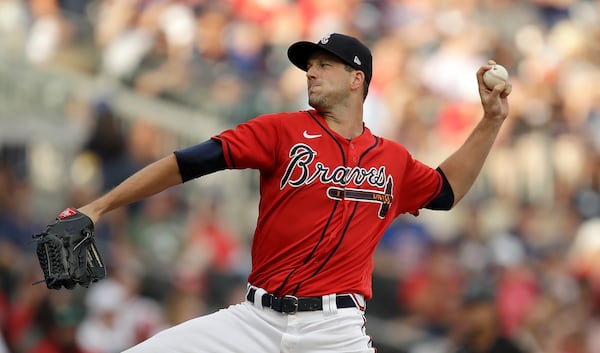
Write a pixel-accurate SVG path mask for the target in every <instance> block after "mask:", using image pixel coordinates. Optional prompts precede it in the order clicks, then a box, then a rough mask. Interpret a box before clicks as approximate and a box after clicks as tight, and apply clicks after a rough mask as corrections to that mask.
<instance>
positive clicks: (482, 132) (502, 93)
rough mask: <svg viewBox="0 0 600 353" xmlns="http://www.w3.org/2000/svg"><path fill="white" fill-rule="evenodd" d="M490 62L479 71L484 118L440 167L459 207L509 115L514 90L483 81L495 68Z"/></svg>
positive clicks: (508, 85) (506, 86) (505, 84)
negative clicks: (490, 86)
mask: <svg viewBox="0 0 600 353" xmlns="http://www.w3.org/2000/svg"><path fill="white" fill-rule="evenodd" d="M494 64H495V62H494V61H491V60H490V61H488V65H484V66H482V67H481V68H479V70H478V71H477V83H478V86H479V95H480V97H481V104H482V106H483V118H482V119H481V120H480V121H479V123H478V124H477V126H476V127H475V129H474V130H473V131H472V132H471V134H470V135H469V137H468V138H467V140H466V141H465V142H464V143H463V145H462V146H461V147H460V148H459V149H458V150H456V151H455V152H454V153H453V154H452V155H450V157H448V158H447V159H446V160H445V161H444V162H442V163H441V164H440V169H442V170H443V172H444V174H445V175H446V178H447V179H448V182H449V183H450V185H451V186H452V190H453V192H454V205H456V204H457V203H458V202H459V201H460V200H461V199H462V198H463V197H464V196H465V194H466V193H467V192H468V191H469V189H470V188H471V186H473V183H474V182H475V179H476V178H477V176H478V175H479V172H480V171H481V168H482V167H483V163H484V162H485V160H486V158H487V156H488V154H489V152H490V150H491V148H492V145H493V144H494V141H495V140H496V136H498V132H499V131H500V127H501V126H502V123H503V122H504V120H505V119H506V117H507V116H508V111H509V105H508V95H509V94H510V92H511V91H512V86H511V85H510V83H501V84H498V85H496V87H494V89H489V88H487V87H486V86H485V84H484V82H483V74H484V73H485V72H486V71H487V70H489V69H490V68H491V66H492V65H494Z"/></svg>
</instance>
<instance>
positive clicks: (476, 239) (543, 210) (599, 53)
mask: <svg viewBox="0 0 600 353" xmlns="http://www.w3.org/2000/svg"><path fill="white" fill-rule="evenodd" d="M334 31H336V32H344V33H349V34H351V35H354V36H357V37H359V38H360V39H362V40H363V41H364V42H365V43H367V44H368V45H369V46H370V47H371V48H372V51H373V56H374V77H373V81H372V83H371V88H370V92H369V96H368V98H367V102H366V107H365V110H366V112H365V115H366V123H367V125H368V126H369V127H370V128H371V129H372V130H373V132H374V133H375V134H377V135H380V136H383V137H386V138H389V139H393V140H395V141H398V142H400V143H402V144H404V145H405V146H406V147H407V148H408V149H409V150H410V151H411V153H413V155H414V156H415V157H416V158H418V159H420V160H422V161H423V162H425V163H427V164H429V165H431V166H433V167H435V166H437V164H438V163H440V162H441V161H442V160H443V159H444V158H445V157H446V156H448V154H449V153H451V152H452V151H453V150H454V149H455V148H457V147H458V146H459V144H460V143H461V142H462V141H463V140H464V139H465V137H466V135H467V134H468V133H469V131H470V130H471V129H472V127H473V126H474V124H475V123H476V122H477V121H478V119H479V118H480V117H481V114H482V111H481V107H480V103H479V97H478V94H477V87H476V78H475V72H476V70H477V69H478V67H479V66H481V65H482V64H484V63H485V62H486V61H487V60H488V59H494V60H496V61H497V62H498V63H500V64H502V65H504V66H505V67H506V68H507V69H508V71H509V73H510V75H511V83H512V85H513V92H512V94H511V96H510V103H511V113H510V116H509V118H508V121H507V122H506V124H505V126H504V127H503V130H502V132H501V135H500V136H499V138H498V140H497V142H496V144H495V146H494V148H493V150H492V153H491V155H490V157H489V159H488V161H487V162H486V165H485V167H484V170H483V172H482V174H481V176H480V178H479V179H478V181H477V183H476V185H475V186H474V188H473V189H472V190H471V192H470V193H469V194H468V195H467V197H466V198H465V199H464V201H463V202H462V203H461V204H460V205H459V206H458V207H456V208H455V209H454V210H452V211H451V212H434V211H427V210H425V211H423V212H421V215H420V216H419V217H412V216H402V217H400V218H398V219H397V220H396V222H395V223H394V224H393V225H392V226H391V227H390V229H389V230H388V231H387V232H386V234H385V236H384V238H383V239H382V241H381V244H380V247H379V248H378V250H377V253H376V254H375V258H374V260H375V264H376V266H375V273H374V278H373V288H374V299H373V300H372V301H371V302H370V303H369V305H368V313H367V319H368V333H369V334H370V335H371V336H372V337H373V341H374V345H375V346H376V347H377V348H378V352H380V353H429V352H432V353H436V352H481V353H483V352H544V353H583V352H589V353H595V352H600V310H599V309H600V266H599V264H598V261H599V260H600V85H599V84H598V81H599V80H600V70H599V64H600V1H584V0H579V1H577V0H531V1H518V0H456V1H444V0H370V1H358V0H299V1H290V0H220V1H216V0H112V1H111V0H29V1H27V0H0V329H1V333H2V334H1V335H0V353H5V352H11V353H13V352H14V353H30V352H33V353H54V352H57V353H60V352H67V353H68V352H81V353H114V352H120V351H121V350H123V349H125V348H126V347H129V346H131V345H133V344H135V343H136V342H139V341H141V340H143V339H145V338H147V337H149V336H150V335H152V334H154V333H155V332H157V331H158V330H161V329H163V328H165V327H168V326H171V325H174V324H177V323H180V322H182V321H184V320H187V319H190V318H192V317H195V316H197V315H202V314H205V313H209V312H212V311H214V310H217V309H218V308H220V307H224V306H227V305H229V304H230V303H236V302H239V301H240V300H243V295H244V291H245V285H246V275H247V274H248V272H249V270H250V268H249V263H250V260H249V258H248V255H249V246H250V244H251V237H252V232H253V229H254V222H255V220H256V213H257V211H256V210H257V203H258V199H257V196H258V177H257V174H256V173H255V172H253V171H223V172H219V173H217V174H214V175H210V176H207V177H204V178H202V179H201V180H196V181H192V182H190V183H187V184H186V185H181V186H178V187H175V188H173V189H171V190H168V191H166V192H164V193H161V194H159V195H156V196H155V197H152V198H150V199H148V200H146V201H143V202H140V203H137V204H134V205H131V206H130V207H127V208H124V209H120V210H116V211H114V212H111V213H110V214H108V215H107V216H106V217H105V218H104V219H103V221H102V222H101V223H100V224H98V225H97V232H98V233H97V238H98V243H99V246H100V247H101V251H102V253H103V255H104V258H105V261H106V263H107V264H108V266H109V268H108V272H109V278H108V279H105V280H103V281H101V282H99V283H96V284H93V285H92V286H90V288H87V289H85V288H77V289H76V290H74V291H65V290H63V291H50V290H47V289H46V287H45V286H44V285H43V284H40V285H37V286H32V285H31V283H32V282H34V281H36V280H39V279H42V278H43V274H42V273H41V270H40V269H39V265H38V263H37V258H35V255H34V253H35V250H34V248H35V246H34V244H32V243H31V235H32V234H34V233H37V232H40V231H41V230H43V229H44V227H45V225H46V224H48V223H49V222H51V221H52V220H53V219H54V217H55V216H56V215H57V214H58V213H60V212H61V211H62V210H63V209H64V208H65V207H68V206H74V207H77V206H81V205H83V204H84V203H86V202H88V201H90V200H91V199H93V198H95V197H97V196H98V195H100V194H101V193H103V192H105V191H107V190H109V189H111V188H112V187H114V186H115V185H117V184H118V183H119V182H120V181H122V180H123V179H124V178H126V177H127V176H128V175H130V174H131V173H133V172H134V171H135V170H137V169H139V168H141V167H142V166H144V165H146V164H148V163H150V162H151V161H153V160H155V159H157V158H160V157H162V156H164V155H166V154H168V153H171V152H172V151H173V150H175V149H177V148H181V147H185V146H189V145H192V144H195V143H199V142H202V141H204V140H205V139H207V138H209V137H210V136H212V135H215V134H218V133H219V132H220V131H222V130H224V129H226V128H230V127H233V126H235V125H236V124H238V123H240V122H243V121H246V120H248V119H250V118H252V117H254V116H256V115H258V114H261V113H270V112H275V111H295V110H301V109H306V108H308V106H307V105H306V93H305V76H304V73H303V72H301V71H300V70H298V69H296V68H294V67H293V66H292V65H290V64H289V62H288V60H287V57H286V54H285V53H286V50H287V47H288V46H289V44H291V43H292V42H294V41H296V40H311V41H316V40H318V39H319V38H321V37H322V36H323V35H325V34H327V33H329V32H334ZM298 212H299V214H301V212H302V210H298Z"/></svg>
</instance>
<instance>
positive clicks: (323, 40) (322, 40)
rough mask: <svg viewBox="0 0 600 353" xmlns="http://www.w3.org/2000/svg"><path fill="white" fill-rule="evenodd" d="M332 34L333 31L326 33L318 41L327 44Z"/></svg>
mask: <svg viewBox="0 0 600 353" xmlns="http://www.w3.org/2000/svg"><path fill="white" fill-rule="evenodd" d="M332 34H333V33H328V34H326V35H325V36H324V37H323V38H321V40H319V42H321V44H327V43H328V42H329V38H330V37H331V35H332Z"/></svg>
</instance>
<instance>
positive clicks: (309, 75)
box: [306, 65, 317, 78]
mask: <svg viewBox="0 0 600 353" xmlns="http://www.w3.org/2000/svg"><path fill="white" fill-rule="evenodd" d="M316 75H317V74H316V70H315V68H314V65H311V66H309V67H307V68H306V77H307V78H315V77H316Z"/></svg>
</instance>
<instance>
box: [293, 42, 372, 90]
mask: <svg viewBox="0 0 600 353" xmlns="http://www.w3.org/2000/svg"><path fill="white" fill-rule="evenodd" d="M315 50H324V51H326V52H329V53H331V54H333V55H335V56H336V57H338V58H339V59H340V60H342V61H343V62H344V63H346V64H348V65H350V66H351V67H352V68H354V69H355V70H360V71H362V72H364V74H365V80H366V81H367V85H368V84H369V83H371V77H372V76H373V57H372V56H371V50H369V48H367V47H366V46H365V45H364V44H363V43H361V42H360V41H359V40H358V39H356V38H354V37H350V36H347V35H344V34H339V33H331V34H328V35H326V36H325V37H323V38H321V39H319V41H318V42H316V43H313V42H305V41H302V42H296V43H294V44H292V45H291V46H290V47H289V48H288V51H287V55H288V58H289V59H290V61H291V62H292V64H294V65H296V66H297V67H298V68H300V69H301V70H303V71H307V67H306V64H307V62H308V58H309V57H310V55H311V54H312V53H313V52H314V51H315Z"/></svg>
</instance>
